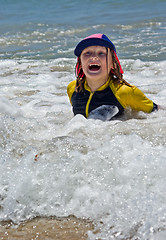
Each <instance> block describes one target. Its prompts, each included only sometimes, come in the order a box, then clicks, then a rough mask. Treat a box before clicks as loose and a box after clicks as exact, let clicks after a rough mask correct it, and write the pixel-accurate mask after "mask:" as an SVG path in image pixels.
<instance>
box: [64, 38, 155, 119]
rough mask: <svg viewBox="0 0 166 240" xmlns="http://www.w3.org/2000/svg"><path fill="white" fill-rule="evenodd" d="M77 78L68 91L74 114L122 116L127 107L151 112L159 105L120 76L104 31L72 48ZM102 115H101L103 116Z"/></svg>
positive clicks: (120, 70) (106, 116)
mask: <svg viewBox="0 0 166 240" xmlns="http://www.w3.org/2000/svg"><path fill="white" fill-rule="evenodd" d="M74 53H75V55H76V56H77V57H78V58H77V64H76V77H77V79H76V81H72V82H70V83H69V85H68V87H67V93H68V96H69V99H70V102H71V104H72V107H73V112H74V115H76V114H82V115H83V116H85V117H87V118H88V117H93V116H96V113H97V116H98V117H99V116H102V118H100V117H99V118H100V119H102V120H110V119H111V118H112V117H115V116H116V117H117V116H120V115H122V113H123V112H124V109H126V108H128V107H130V108H131V109H133V110H136V111H143V112H147V113H150V112H152V111H154V110H157V109H158V106H157V105H156V104H155V103H154V102H153V101H151V100H150V99H148V98H147V97H146V96H145V95H144V94H143V93H142V91H141V90H139V89H138V88H136V87H135V86H133V85H130V84H129V83H127V82H126V81H125V80H124V79H123V75H122V74H123V70H122V68H121V65H120V62H119V59H118V57H117V55H116V49H115V46H114V44H113V43H112V42H111V41H110V40H109V39H108V38H107V36H106V35H104V34H93V35H91V36H89V37H86V38H85V39H83V40H82V41H81V42H79V43H78V45H77V46H76V48H75V51H74ZM103 116H104V117H103Z"/></svg>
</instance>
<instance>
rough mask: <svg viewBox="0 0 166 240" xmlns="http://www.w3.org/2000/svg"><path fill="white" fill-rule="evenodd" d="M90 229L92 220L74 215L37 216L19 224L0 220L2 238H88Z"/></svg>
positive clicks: (21, 239)
mask: <svg viewBox="0 0 166 240" xmlns="http://www.w3.org/2000/svg"><path fill="white" fill-rule="evenodd" d="M89 230H93V224H92V222H90V221H87V220H82V219H78V218H76V217H74V216H70V217H67V218H55V217H52V218H35V219H33V220H31V221H27V222H23V223H20V224H19V225H15V224H13V223H12V222H0V240H19V239H20V240H87V238H88V236H87V231H89Z"/></svg>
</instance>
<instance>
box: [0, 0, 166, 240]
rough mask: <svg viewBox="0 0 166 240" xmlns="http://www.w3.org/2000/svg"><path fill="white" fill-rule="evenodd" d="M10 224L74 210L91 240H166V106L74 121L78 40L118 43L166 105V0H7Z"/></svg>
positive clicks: (0, 27)
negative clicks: (101, 37)
mask: <svg viewBox="0 0 166 240" xmlns="http://www.w3.org/2000/svg"><path fill="white" fill-rule="evenodd" d="M0 3H1V8H0V23H1V24H0V221H5V220H12V221H13V222H15V223H19V222H21V221H24V220H27V219H31V218H33V217H36V216H41V217H42V216H45V217H49V216H57V217H64V216H69V215H74V216H76V217H78V218H82V219H90V220H92V221H93V222H94V224H95V226H96V228H97V229H100V231H99V232H98V233H97V234H94V233H93V232H88V235H89V239H90V240H93V239H97V238H101V239H102V240H104V239H106V240H109V239H111V240H112V239H132V240H135V239H141V240H143V239H144V240H145V239H148V240H149V239H151V240H153V239H155V240H156V239H158V240H163V239H165V238H166V204H165V203H166V174H165V172H166V111H165V110H160V111H158V112H153V113H151V114H145V113H142V112H139V113H137V114H132V113H131V112H130V111H127V112H126V115H125V119H121V120H114V121H109V122H103V121H100V120H94V119H85V118H84V117H82V116H80V115H77V116H75V117H73V113H72V109H71V106H70V103H69V100H68V97H67V93H66V87H67V85H68V83H69V82H70V81H72V80H73V79H75V63H76V58H75V56H74V54H73V50H74V47H75V45H76V44H77V43H78V41H80V40H81V39H82V38H83V37H86V36H87V35H90V34H93V33H105V34H106V35H107V36H108V37H109V38H110V39H111V40H112V41H113V42H114V44H115V46H116V49H117V54H118V56H119V59H120V62H121V65H122V68H123V70H124V78H125V79H126V80H127V81H128V82H130V83H131V84H134V85H136V86H138V87H139V88H140V89H141V90H142V91H143V92H144V93H145V94H146V95H147V96H148V97H149V98H150V99H152V100H153V101H154V102H155V103H157V104H159V105H161V106H164V107H166V97H165V96H166V67H165V66H166V59H165V56H166V44H165V39H166V17H165V9H166V1H164V0H163V1H162V0H160V1H154V0H151V1H150V0H147V1H142V0H136V1H134V2H133V1H131V0H129V1H124V0H121V1H115V0H114V1H113V0H111V1H108V0H107V1H106V0H104V1H100V0H93V1H87V0H85V1H84V2H82V1H75V0H74V1H68V0H63V1H59V0H57V1H53V0H47V1H46V0H41V1H39V0H29V1H26V2H25V1H21V0H6V1H5V0H1V1H0Z"/></svg>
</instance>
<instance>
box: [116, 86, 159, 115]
mask: <svg viewBox="0 0 166 240" xmlns="http://www.w3.org/2000/svg"><path fill="white" fill-rule="evenodd" d="M118 96H119V100H120V102H121V104H122V106H123V107H124V108H127V107H131V108H132V109H133V110H136V111H143V112H147V113H150V112H152V111H153V110H154V108H155V105H156V104H154V103H153V101H152V100H150V99H148V98H147V97H146V96H145V94H144V93H143V92H142V91H141V90H140V89H138V88H137V87H135V86H132V87H129V86H126V85H122V86H121V88H120V89H119V90H118ZM156 106H157V105H156Z"/></svg>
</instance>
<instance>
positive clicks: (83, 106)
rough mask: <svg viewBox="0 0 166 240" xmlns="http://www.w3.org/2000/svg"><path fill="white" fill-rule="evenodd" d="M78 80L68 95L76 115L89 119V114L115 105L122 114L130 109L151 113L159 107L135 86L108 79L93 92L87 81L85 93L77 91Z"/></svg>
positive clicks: (68, 90)
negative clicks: (98, 108) (100, 108)
mask: <svg viewBox="0 0 166 240" xmlns="http://www.w3.org/2000/svg"><path fill="white" fill-rule="evenodd" d="M75 86H76V80H75V81H72V82H70V83H69V85H68V87H67V93H68V96H69V99H70V102H71V104H72V106H73V112H74V115H76V114H82V115H84V116H85V117H88V115H89V112H91V111H92V110H94V109H95V108H97V107H99V106H102V105H115V106H117V107H118V108H119V112H120V113H122V112H123V110H124V109H126V108H128V107H130V108H131V109H133V110H136V111H143V112H147V113H150V112H152V111H153V110H155V109H157V105H156V104H155V103H153V101H152V100H150V99H148V98H147V97H146V96H145V95H144V94H143V92H142V91H141V90H140V89H138V88H137V87H135V86H133V85H132V86H131V87H130V86H127V85H126V84H125V83H121V84H118V83H117V82H115V81H113V80H111V79H108V81H107V82H106V83H105V84H104V85H103V86H101V87H100V88H98V89H97V91H95V92H91V89H90V88H89V86H88V85H87V82H86V80H85V83H84V91H83V93H77V92H76V91H75Z"/></svg>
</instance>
